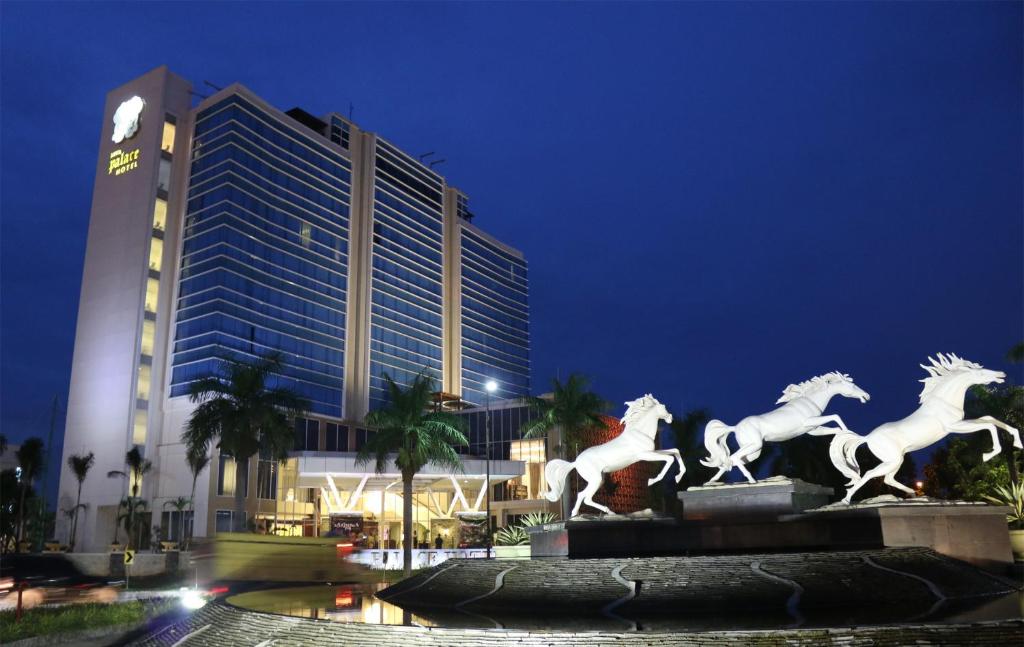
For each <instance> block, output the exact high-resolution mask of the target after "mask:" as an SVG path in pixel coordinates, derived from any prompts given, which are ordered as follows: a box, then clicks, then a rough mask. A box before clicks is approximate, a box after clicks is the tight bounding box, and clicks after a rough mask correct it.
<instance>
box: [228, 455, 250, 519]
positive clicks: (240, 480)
mask: <svg viewBox="0 0 1024 647" xmlns="http://www.w3.org/2000/svg"><path fill="white" fill-rule="evenodd" d="M248 466H249V460H248V459H238V458H236V459H235V514H234V519H232V520H231V530H233V531H234V532H245V489H246V488H245V486H246V482H247V481H248V478H247V476H248V474H246V469H245V468H246V467H248Z"/></svg>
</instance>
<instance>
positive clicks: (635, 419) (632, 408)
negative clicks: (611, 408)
mask: <svg viewBox="0 0 1024 647" xmlns="http://www.w3.org/2000/svg"><path fill="white" fill-rule="evenodd" d="M625 405H626V414H625V415H624V416H622V420H621V421H620V422H622V424H623V425H625V426H626V427H631V426H634V425H637V424H639V423H643V422H647V421H652V420H653V422H654V424H653V425H650V428H651V433H649V434H647V435H649V436H651V437H652V438H653V437H654V434H655V433H657V430H658V420H664V421H665V422H672V414H671V413H669V412H668V409H666V408H665V405H663V404H662V403H660V402H658V400H657V398H655V397H654V396H653V395H651V394H650V393H648V394H646V395H644V396H643V397H642V398H637V399H636V400H631V401H629V402H626V403H625Z"/></svg>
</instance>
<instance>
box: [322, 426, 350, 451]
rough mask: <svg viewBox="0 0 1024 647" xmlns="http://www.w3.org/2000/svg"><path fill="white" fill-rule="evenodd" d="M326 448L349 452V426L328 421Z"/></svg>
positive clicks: (325, 438)
mask: <svg viewBox="0 0 1024 647" xmlns="http://www.w3.org/2000/svg"><path fill="white" fill-rule="evenodd" d="M324 450H325V451H328V452H347V451H348V427H347V426H345V425H338V424H335V423H333V422H328V423H327V430H326V432H325V433H324Z"/></svg>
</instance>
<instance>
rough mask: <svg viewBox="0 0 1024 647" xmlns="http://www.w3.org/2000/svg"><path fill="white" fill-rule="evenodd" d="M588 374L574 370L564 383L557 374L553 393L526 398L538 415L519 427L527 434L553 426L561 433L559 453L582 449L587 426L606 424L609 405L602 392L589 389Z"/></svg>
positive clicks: (540, 432)
mask: <svg viewBox="0 0 1024 647" xmlns="http://www.w3.org/2000/svg"><path fill="white" fill-rule="evenodd" d="M587 385H588V380H587V378H586V377H584V376H582V375H579V374H578V373H573V374H571V375H570V376H569V379H567V380H566V381H565V384H563V383H561V382H560V381H559V380H558V378H554V379H552V380H551V387H552V388H551V396H550V397H541V398H526V399H525V400H524V402H525V404H527V405H529V406H530V408H532V409H533V411H534V412H535V413H536V414H537V417H536V418H534V419H532V420H529V421H527V422H526V423H524V424H523V426H522V428H521V429H520V431H521V432H522V434H523V437H524V438H533V437H536V436H543V437H546V436H547V435H548V433H550V432H551V430H552V429H555V428H558V429H559V430H561V433H562V442H561V445H560V446H559V450H560V451H559V453H560V454H561V455H562V457H563V458H566V459H571V458H573V457H575V456H576V454H578V453H579V448H580V444H581V443H582V442H583V435H584V433H585V432H586V431H587V430H588V429H593V428H594V427H603V426H604V421H603V420H602V419H601V414H603V413H604V412H605V411H607V410H608V409H609V405H608V403H607V402H605V401H604V400H602V399H601V397H600V396H599V395H597V394H596V393H594V392H592V391H588V390H587Z"/></svg>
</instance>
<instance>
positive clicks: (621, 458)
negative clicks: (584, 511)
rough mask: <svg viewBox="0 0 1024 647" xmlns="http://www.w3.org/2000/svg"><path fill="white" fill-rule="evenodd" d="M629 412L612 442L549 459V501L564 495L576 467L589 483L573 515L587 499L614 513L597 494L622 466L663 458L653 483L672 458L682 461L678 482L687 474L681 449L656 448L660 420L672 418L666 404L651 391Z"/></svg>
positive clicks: (604, 510) (577, 499) (634, 403)
mask: <svg viewBox="0 0 1024 647" xmlns="http://www.w3.org/2000/svg"><path fill="white" fill-rule="evenodd" d="M626 406H627V407H628V408H627V409H626V415H624V416H623V417H622V423H623V424H624V425H625V428H624V429H623V430H622V433H621V434H619V435H618V436H616V437H615V438H612V439H611V440H609V441H608V442H606V443H604V444H602V445H597V446H595V447H590V448H587V449H584V450H583V451H582V452H580V455H579V456H577V457H576V460H575V461H573V462H572V463H570V462H568V461H563V460H559V459H555V460H551V461H548V465H547V467H546V468H544V477H545V479H546V480H547V484H548V491H547V492H545V493H544V496H545V498H547V500H548V501H557V500H558V498H559V497H560V496H561V495H562V488H563V487H564V482H565V477H566V476H568V475H569V472H570V471H572V470H573V469H575V470H576V473H577V474H579V475H580V476H582V477H583V479H584V480H585V481H586V482H587V487H586V488H584V489H583V491H582V492H580V494H579V496H578V497H576V506H575V507H574V508H573V509H572V515H570V516H572V517H575V516H576V515H578V514H579V512H580V507H581V506H582V505H583V504H584V503H586V504H587V505H589V506H591V507H592V508H597V509H598V510H600V511H602V512H604V513H607V514H612V511H611V510H610V509H609V508H607V507H605V506H603V505H601V504H600V503H597V502H595V501H594V499H593V496H594V494H596V493H597V490H598V488H600V487H601V482H602V481H603V480H604V475H605V473H607V472H614V471H616V470H621V469H622V468H624V467H629V466H630V465H632V464H633V463H636V462H639V461H663V462H664V463H665V467H663V468H662V470H661V473H660V474H658V475H657V476H656V477H654V478H652V479H648V481H647V485H653V484H655V483H657V482H658V481H660V480H661V479H663V478H664V477H665V473H666V472H668V468H669V467H671V466H672V461H676V462H677V463H679V474H677V475H676V483H678V482H679V480H680V479H682V478H683V473H684V472H685V471H686V466H684V465H683V459H682V456H680V455H679V450H678V449H674V448H673V449H655V448H654V438H655V436H656V435H657V433H658V421H659V420H664V421H665V422H672V414H670V413H669V412H668V410H667V409H666V408H665V405H663V404H661V403H660V402H658V401H657V400H656V399H655V398H654V396H652V395H651V394H650V393H648V394H647V395H645V396H644V397H642V398H639V399H637V400H633V401H632V402H627V403H626Z"/></svg>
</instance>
